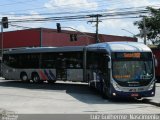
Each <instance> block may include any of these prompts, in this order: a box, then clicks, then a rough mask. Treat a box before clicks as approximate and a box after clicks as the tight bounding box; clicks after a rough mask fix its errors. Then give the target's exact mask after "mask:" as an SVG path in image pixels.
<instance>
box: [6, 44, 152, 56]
mask: <svg viewBox="0 0 160 120" xmlns="http://www.w3.org/2000/svg"><path fill="white" fill-rule="evenodd" d="M85 47H86V48H87V51H94V50H95V51H97V50H98V51H100V50H102V51H106V52H107V53H111V52H151V49H150V48H149V47H148V46H146V45H144V44H143V43H139V42H104V43H97V44H91V45H88V46H65V47H32V48H22V49H18V48H17V49H10V50H7V51H5V52H4V54H23V53H46V52H78V51H83V49H84V48H85Z"/></svg>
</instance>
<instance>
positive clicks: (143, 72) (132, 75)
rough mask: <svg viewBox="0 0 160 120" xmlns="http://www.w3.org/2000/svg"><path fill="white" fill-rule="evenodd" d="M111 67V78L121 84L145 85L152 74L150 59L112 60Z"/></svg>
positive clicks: (151, 77)
mask: <svg viewBox="0 0 160 120" xmlns="http://www.w3.org/2000/svg"><path fill="white" fill-rule="evenodd" d="M112 68H113V69H112V75H113V78H114V79H115V80H116V81H117V82H118V83H119V84H120V85H122V86H132V85H133V86H143V85H147V84H148V83H149V82H150V81H151V80H152V79H153V76H154V72H153V62H152V60H145V59H143V60H142V59H139V60H136V59H123V60H122V59H120V60H114V61H113V66H112ZM132 83H133V84H132Z"/></svg>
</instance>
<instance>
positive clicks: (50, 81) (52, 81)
mask: <svg viewBox="0 0 160 120" xmlns="http://www.w3.org/2000/svg"><path fill="white" fill-rule="evenodd" d="M55 82H56V80H48V83H55Z"/></svg>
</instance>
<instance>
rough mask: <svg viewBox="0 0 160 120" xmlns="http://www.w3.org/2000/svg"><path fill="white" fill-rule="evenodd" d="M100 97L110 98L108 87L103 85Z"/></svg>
mask: <svg viewBox="0 0 160 120" xmlns="http://www.w3.org/2000/svg"><path fill="white" fill-rule="evenodd" d="M102 98H103V99H110V98H111V96H110V94H109V91H108V89H107V88H106V87H105V86H104V85H103V89H102Z"/></svg>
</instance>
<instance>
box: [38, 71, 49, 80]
mask: <svg viewBox="0 0 160 120" xmlns="http://www.w3.org/2000/svg"><path fill="white" fill-rule="evenodd" d="M39 74H40V76H41V78H42V80H47V77H46V75H45V74H44V73H43V71H42V70H39Z"/></svg>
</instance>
